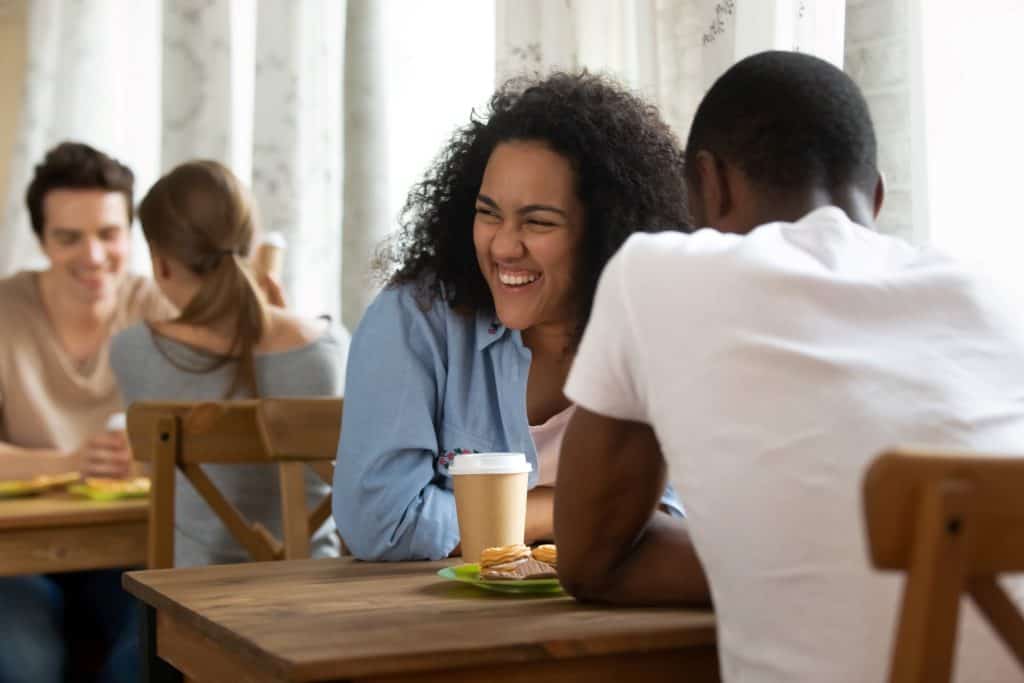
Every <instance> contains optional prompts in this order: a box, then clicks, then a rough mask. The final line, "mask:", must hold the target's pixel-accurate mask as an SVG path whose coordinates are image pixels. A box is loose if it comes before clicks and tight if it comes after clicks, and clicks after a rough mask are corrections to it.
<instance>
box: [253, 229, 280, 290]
mask: <svg viewBox="0 0 1024 683" xmlns="http://www.w3.org/2000/svg"><path fill="white" fill-rule="evenodd" d="M287 245H288V243H287V241H286V240H285V238H284V235H282V234H281V233H279V232H269V233H267V235H266V236H265V237H264V238H263V240H262V241H261V242H260V244H259V246H258V247H256V254H255V256H254V257H253V263H252V269H253V271H255V273H256V274H257V275H269V276H270V277H272V278H274V279H275V280H280V279H281V270H282V268H283V266H284V248H285V247H286V246H287Z"/></svg>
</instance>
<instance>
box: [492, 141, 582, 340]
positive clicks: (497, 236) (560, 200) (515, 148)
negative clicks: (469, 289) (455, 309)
mask: <svg viewBox="0 0 1024 683" xmlns="http://www.w3.org/2000/svg"><path fill="white" fill-rule="evenodd" d="M583 218H584V217H583V205H582V203H581V202H580V200H579V199H578V198H577V196H576V173H575V172H574V171H573V169H572V165H571V164H570V162H569V160H568V159H566V158H565V157H563V156H561V155H560V154H558V153H557V152H554V151H552V150H551V149H550V148H549V147H547V146H546V145H545V144H544V143H541V142H533V141H516V142H505V143H502V144H499V145H498V146H497V147H495V149H494V152H492V153H491V158H490V159H489V160H488V162H487V168H486V169H485V171H484V177H483V181H482V182H481V184H480V193H479V194H478V195H477V200H476V216H475V218H474V220H473V244H474V245H475V247H476V258H477V263H478V264H479V265H480V272H481V273H482V274H483V276H484V279H485V280H486V281H487V285H488V286H489V287H490V288H491V295H492V296H493V297H494V306H495V310H496V311H497V314H498V318H499V319H500V320H501V322H502V324H503V325H505V326H506V327H509V328H512V329H517V330H526V329H529V328H531V327H534V326H535V325H541V324H575V320H574V314H575V311H574V308H573V303H572V301H573V299H572V294H573V285H574V279H575V273H576V260H577V253H578V251H579V244H580V240H581V239H582V238H583V224H584V223H583Z"/></svg>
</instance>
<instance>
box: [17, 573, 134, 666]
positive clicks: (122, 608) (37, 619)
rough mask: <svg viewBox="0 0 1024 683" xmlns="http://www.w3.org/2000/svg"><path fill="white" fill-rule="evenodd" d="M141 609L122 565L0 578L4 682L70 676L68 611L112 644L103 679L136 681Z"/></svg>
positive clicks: (105, 641) (104, 664)
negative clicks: (126, 582)
mask: <svg viewBox="0 0 1024 683" xmlns="http://www.w3.org/2000/svg"><path fill="white" fill-rule="evenodd" d="M138 612H139V609H138V606H137V603H136V602H135V600H134V599H133V598H132V597H131V596H130V595H129V594H128V593H126V592H124V590H122V588H121V570H99V571H88V572H71V573H68V574H51V575H46V576H14V577H2V578H0V683H21V682H22V681H24V682H25V683H30V682H31V683H62V682H63V681H64V680H66V677H67V676H69V671H68V662H67V647H66V645H67V643H66V638H67V635H66V632H65V621H66V618H65V615H69V614H71V615H74V617H75V619H76V620H77V621H78V622H79V623H80V624H82V625H83V626H85V627H86V628H88V629H90V633H93V634H95V635H96V636H97V637H98V639H99V640H102V641H103V643H105V644H106V645H107V646H108V648H109V649H108V651H107V656H106V658H105V660H104V661H103V664H102V667H101V670H100V673H99V675H98V676H97V678H96V680H97V682H98V683H128V682H129V681H137V680H138V679H139V670H140V655H139V642H138V631H139V629H138V617H139V614H138Z"/></svg>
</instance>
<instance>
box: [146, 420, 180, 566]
mask: <svg viewBox="0 0 1024 683" xmlns="http://www.w3.org/2000/svg"><path fill="white" fill-rule="evenodd" d="M180 426H181V423H180V421H179V420H178V418H177V417H174V416H168V417H162V418H160V420H159V422H158V423H157V430H156V436H155V438H156V447H155V448H154V449H153V454H154V462H153V463H152V467H153V470H152V475H153V489H152V491H151V492H150V495H149V538H148V540H147V549H146V565H147V566H148V567H149V568H150V569H166V568H169V567H173V566H174V486H175V472H176V462H177V458H178V443H179V438H180V436H181V433H180Z"/></svg>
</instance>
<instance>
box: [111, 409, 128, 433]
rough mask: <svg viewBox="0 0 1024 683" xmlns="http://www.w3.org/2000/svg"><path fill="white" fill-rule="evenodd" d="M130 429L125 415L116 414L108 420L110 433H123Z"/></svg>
mask: <svg viewBox="0 0 1024 683" xmlns="http://www.w3.org/2000/svg"><path fill="white" fill-rule="evenodd" d="M127 428H128V418H127V417H125V414H124V413H114V414H113V415H111V416H110V417H108V418H107V431H108V432H123V431H124V430H125V429H127Z"/></svg>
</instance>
